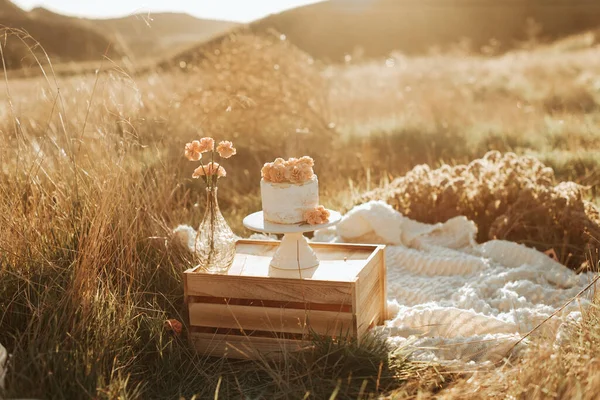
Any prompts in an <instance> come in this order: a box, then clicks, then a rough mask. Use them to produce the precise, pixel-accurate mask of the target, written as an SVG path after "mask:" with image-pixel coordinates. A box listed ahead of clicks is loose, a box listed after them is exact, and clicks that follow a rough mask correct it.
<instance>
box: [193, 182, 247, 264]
mask: <svg viewBox="0 0 600 400" xmlns="http://www.w3.org/2000/svg"><path fill="white" fill-rule="evenodd" d="M236 241H237V236H236V235H235V234H234V233H233V231H232V230H231V228H230V227H229V225H228V224H227V221H225V218H223V214H221V210H219V203H218V200H217V188H216V187H207V188H206V211H205V212H204V218H202V222H201V223H200V227H199V228H198V235H197V236H196V243H195V250H196V252H195V254H196V258H197V263H198V266H199V267H200V269H201V270H202V271H204V272H207V273H211V274H224V273H227V271H228V270H229V268H230V267H231V264H233V259H234V257H235V242H236Z"/></svg>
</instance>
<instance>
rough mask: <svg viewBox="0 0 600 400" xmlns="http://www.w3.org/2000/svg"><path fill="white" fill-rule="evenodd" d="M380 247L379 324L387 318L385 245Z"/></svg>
mask: <svg viewBox="0 0 600 400" xmlns="http://www.w3.org/2000/svg"><path fill="white" fill-rule="evenodd" d="M380 247H381V263H380V268H381V272H380V274H379V275H380V276H381V279H380V283H381V297H382V299H381V311H380V312H379V322H378V324H379V325H383V323H384V322H385V321H386V320H387V319H388V317H389V316H388V306H387V296H388V293H387V264H386V262H385V246H380Z"/></svg>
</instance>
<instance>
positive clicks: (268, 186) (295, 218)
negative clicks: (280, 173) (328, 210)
mask: <svg viewBox="0 0 600 400" xmlns="http://www.w3.org/2000/svg"><path fill="white" fill-rule="evenodd" d="M260 194H261V198H262V208H263V214H264V218H265V220H266V221H269V222H274V223H276V224H298V223H301V222H304V214H305V213H306V211H307V210H311V209H314V208H316V207H317V206H318V205H319V180H318V179H317V176H316V175H313V177H312V178H311V179H310V180H309V181H307V182H304V183H300V184H296V183H289V182H283V183H273V182H267V181H266V180H265V179H262V180H261V181H260Z"/></svg>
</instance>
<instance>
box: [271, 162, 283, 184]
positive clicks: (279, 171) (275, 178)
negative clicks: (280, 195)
mask: <svg viewBox="0 0 600 400" xmlns="http://www.w3.org/2000/svg"><path fill="white" fill-rule="evenodd" d="M286 171H287V168H286V167H285V165H283V164H275V165H273V168H272V169H271V172H270V175H269V177H270V181H271V182H273V183H283V182H286V178H285V174H286Z"/></svg>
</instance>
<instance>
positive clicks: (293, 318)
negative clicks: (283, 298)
mask: <svg viewBox="0 0 600 400" xmlns="http://www.w3.org/2000/svg"><path fill="white" fill-rule="evenodd" d="M189 314H190V324H191V325H192V326H199V327H200V326H201V327H212V328H231V329H240V330H242V331H253V330H258V331H272V332H287V333H299V334H309V333H310V332H311V331H314V332H316V333H318V334H321V335H337V334H339V333H340V331H346V330H348V329H352V326H353V318H352V314H351V313H348V312H333V311H313V310H298V309H290V308H274V307H256V306H238V305H223V304H209V303H192V304H190V305H189Z"/></svg>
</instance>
